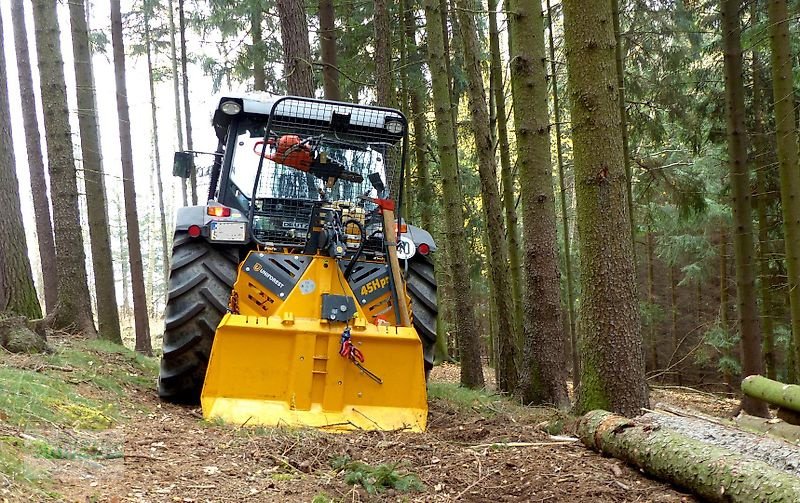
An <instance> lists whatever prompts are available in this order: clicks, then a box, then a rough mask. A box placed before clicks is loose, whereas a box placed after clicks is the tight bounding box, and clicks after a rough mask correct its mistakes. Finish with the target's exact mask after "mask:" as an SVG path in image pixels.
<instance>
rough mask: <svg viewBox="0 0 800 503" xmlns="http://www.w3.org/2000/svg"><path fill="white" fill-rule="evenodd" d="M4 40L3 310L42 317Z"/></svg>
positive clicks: (0, 129)
mask: <svg viewBox="0 0 800 503" xmlns="http://www.w3.org/2000/svg"><path fill="white" fill-rule="evenodd" d="M2 32H3V18H2V14H0V33H2ZM3 42H4V39H3V37H2V36H0V187H2V190H0V205H2V207H3V208H4V215H3V225H0V314H3V313H6V314H10V313H13V314H19V315H22V316H25V317H28V318H41V317H42V308H41V307H40V306H39V299H38V298H37V297H36V287H35V286H34V284H33V274H32V272H31V264H30V262H29V261H28V249H27V246H26V244H25V243H26V241H25V228H24V227H23V225H22V210H21V209H20V207H21V203H20V200H19V192H20V188H19V183H18V181H17V173H16V160H15V158H14V144H13V141H12V138H11V110H10V109H9V99H8V87H6V82H8V72H7V71H6V57H5V48H4V45H5V44H4V43H3ZM49 254H52V250H50V251H49V252H48V255H45V256H43V257H42V260H43V261H44V260H48V259H49V258H50V257H49Z"/></svg>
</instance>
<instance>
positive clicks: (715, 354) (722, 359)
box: [695, 323, 742, 375]
mask: <svg viewBox="0 0 800 503" xmlns="http://www.w3.org/2000/svg"><path fill="white" fill-rule="evenodd" d="M738 345H739V334H738V333H737V332H732V331H730V330H726V329H725V328H724V327H723V326H721V325H720V324H719V323H716V324H715V325H714V326H713V327H711V328H710V329H709V330H707V331H706V332H705V333H704V334H703V346H702V347H701V348H700V349H699V350H698V351H697V353H695V362H696V363H698V364H701V365H705V364H713V363H716V367H717V370H718V371H719V372H721V373H722V374H723V375H737V374H739V373H740V372H741V371H742V366H741V363H740V362H739V360H738V359H737V358H736V357H735V356H734V355H733V350H734V349H735V348H736V347H737V346H738Z"/></svg>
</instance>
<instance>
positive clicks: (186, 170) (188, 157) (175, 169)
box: [172, 152, 194, 178]
mask: <svg viewBox="0 0 800 503" xmlns="http://www.w3.org/2000/svg"><path fill="white" fill-rule="evenodd" d="M192 164H194V156H193V155H192V154H190V153H188V152H175V158H174V159H173V161H172V174H173V175H174V176H177V177H180V178H189V175H190V174H191V172H192Z"/></svg>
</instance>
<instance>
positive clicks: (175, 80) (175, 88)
mask: <svg viewBox="0 0 800 503" xmlns="http://www.w3.org/2000/svg"><path fill="white" fill-rule="evenodd" d="M168 2H169V3H168V8H169V59H170V64H171V65H172V92H173V94H174V98H173V99H174V100H175V129H177V130H178V150H183V113H182V112H181V89H180V83H179V81H180V75H179V74H178V51H177V43H176V42H175V6H174V3H173V0H168ZM178 183H180V185H181V199H182V201H183V205H184V206H186V205H187V204H188V202H189V201H188V197H187V194H186V180H185V179H183V178H178Z"/></svg>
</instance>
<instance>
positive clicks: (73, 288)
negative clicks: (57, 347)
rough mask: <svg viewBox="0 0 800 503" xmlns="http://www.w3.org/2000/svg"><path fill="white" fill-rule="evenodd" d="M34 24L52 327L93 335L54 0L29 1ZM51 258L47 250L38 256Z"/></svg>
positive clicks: (44, 258) (95, 332) (76, 183)
mask: <svg viewBox="0 0 800 503" xmlns="http://www.w3.org/2000/svg"><path fill="white" fill-rule="evenodd" d="M33 22H34V26H35V27H36V30H35V31H36V55H37V60H38V61H39V84H40V87H41V92H42V104H43V106H42V108H43V112H44V130H45V140H46V142H47V162H48V170H49V172H50V189H51V190H50V194H51V197H52V200H53V228H54V230H55V252H56V257H55V260H56V274H57V276H58V307H57V308H56V311H57V316H56V321H55V326H56V327H57V328H72V329H77V330H79V331H81V332H83V333H84V334H85V335H87V336H90V337H94V336H96V335H97V330H96V329H95V326H94V321H93V320H92V307H91V304H90V300H89V287H88V286H87V282H86V256H85V254H84V251H83V232H82V230H81V224H80V218H79V211H80V206H79V204H78V181H77V176H76V173H75V157H74V155H73V153H72V131H71V129H70V125H69V110H68V108H67V86H66V83H65V80H64V59H63V56H62V54H61V41H60V30H59V27H58V13H57V10H56V4H55V2H53V1H52V0H35V1H34V2H33ZM48 259H49V260H53V253H52V251H51V252H50V254H49V256H47V257H43V260H48Z"/></svg>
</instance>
